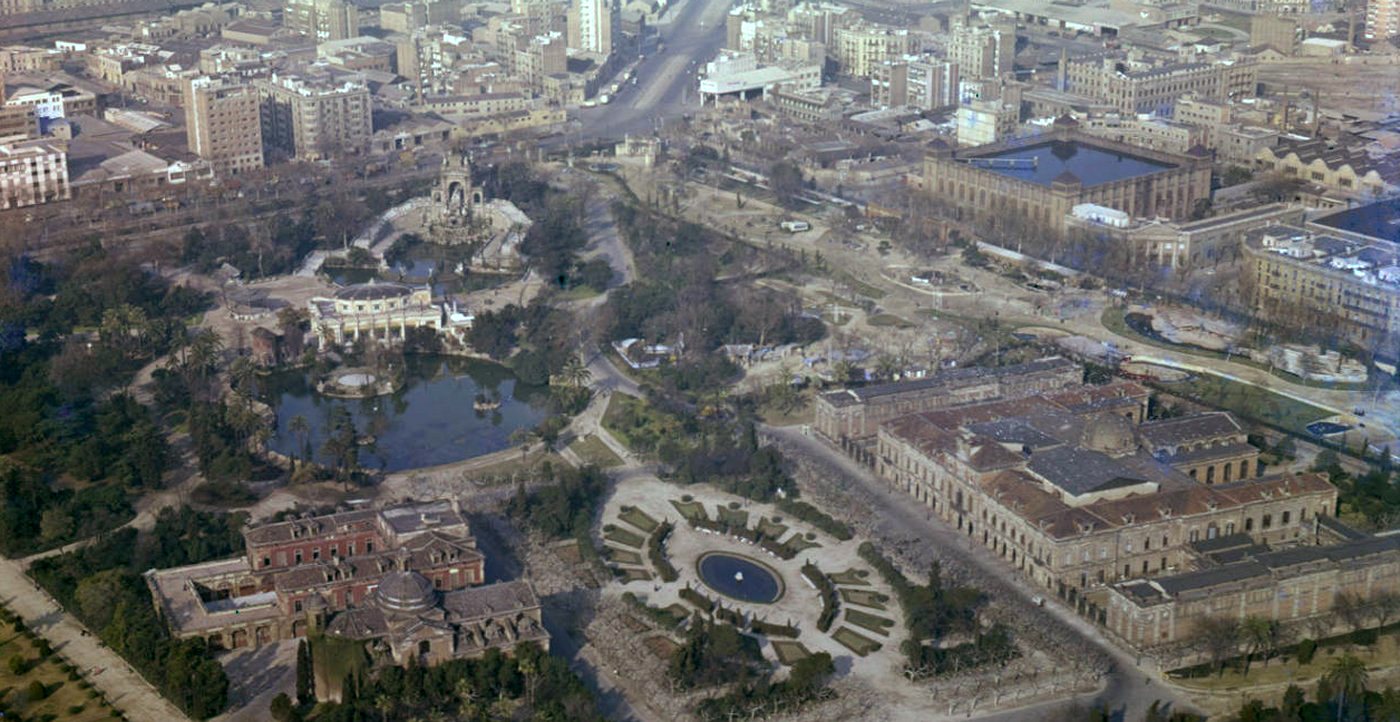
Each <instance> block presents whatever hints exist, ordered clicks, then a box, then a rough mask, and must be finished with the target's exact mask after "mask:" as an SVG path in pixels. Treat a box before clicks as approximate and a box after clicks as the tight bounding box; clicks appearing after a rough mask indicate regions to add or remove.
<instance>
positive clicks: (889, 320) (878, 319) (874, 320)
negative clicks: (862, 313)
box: [865, 313, 914, 329]
mask: <svg viewBox="0 0 1400 722" xmlns="http://www.w3.org/2000/svg"><path fill="white" fill-rule="evenodd" d="M865 322H866V323H868V324H870V325H871V326H876V327H883V326H894V327H895V328H899V329H906V328H914V324H913V323H911V322H909V321H906V320H904V319H902V318H900V317H898V316H896V315H894V314H892V313H881V314H876V315H874V316H871V317H870V318H867V319H866V320H865Z"/></svg>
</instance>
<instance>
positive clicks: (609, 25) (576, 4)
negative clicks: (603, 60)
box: [568, 0, 613, 55]
mask: <svg viewBox="0 0 1400 722" xmlns="http://www.w3.org/2000/svg"><path fill="white" fill-rule="evenodd" d="M612 32H613V4H612V2H611V0H573V7H572V8H570V10H569V28H568V44H569V47H571V48H575V49H577V50H583V51H586V52H590V53H598V54H599V55H611V54H612Z"/></svg>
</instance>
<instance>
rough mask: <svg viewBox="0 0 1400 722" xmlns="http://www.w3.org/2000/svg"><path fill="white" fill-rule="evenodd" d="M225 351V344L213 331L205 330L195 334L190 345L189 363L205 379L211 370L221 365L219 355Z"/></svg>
mask: <svg viewBox="0 0 1400 722" xmlns="http://www.w3.org/2000/svg"><path fill="white" fill-rule="evenodd" d="M223 350H224V342H223V340H222V339H220V338H219V334H217V333H215V332H214V330H213V329H210V328H203V329H200V330H198V331H196V332H195V334H194V338H192V339H190V343H189V362H190V365H191V366H192V367H194V368H195V369H197V370H198V371H199V377H200V378H201V379H203V378H205V377H206V376H207V375H208V373H209V371H210V369H213V368H214V367H215V365H217V364H218V363H219V354H220V352H222V351H223Z"/></svg>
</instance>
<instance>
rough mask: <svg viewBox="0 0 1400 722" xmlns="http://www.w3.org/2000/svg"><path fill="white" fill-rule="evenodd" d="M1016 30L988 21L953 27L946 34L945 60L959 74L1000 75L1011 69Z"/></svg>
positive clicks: (990, 77) (987, 77) (1010, 71)
mask: <svg viewBox="0 0 1400 722" xmlns="http://www.w3.org/2000/svg"><path fill="white" fill-rule="evenodd" d="M1015 59H1016V30H1015V28H1005V27H997V26H989V25H981V26H966V25H963V26H958V27H954V28H953V30H952V32H951V33H950V34H949V38H948V60H949V62H951V63H953V64H954V65H957V66H958V71H959V72H960V73H961V74H962V76H963V77H965V78H969V79H973V80H985V79H996V78H1002V77H1005V76H1007V75H1011V74H1013V73H1014V72H1015V62H1014V61H1015Z"/></svg>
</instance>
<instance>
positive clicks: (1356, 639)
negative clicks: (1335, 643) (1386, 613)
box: [1351, 629, 1376, 647]
mask: <svg viewBox="0 0 1400 722" xmlns="http://www.w3.org/2000/svg"><path fill="white" fill-rule="evenodd" d="M1351 643H1352V644H1356V645H1360V646H1362V647H1369V646H1371V645H1373V644H1375V643H1376V630H1374V629H1358V630H1356V631H1354V632H1352V633H1351Z"/></svg>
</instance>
